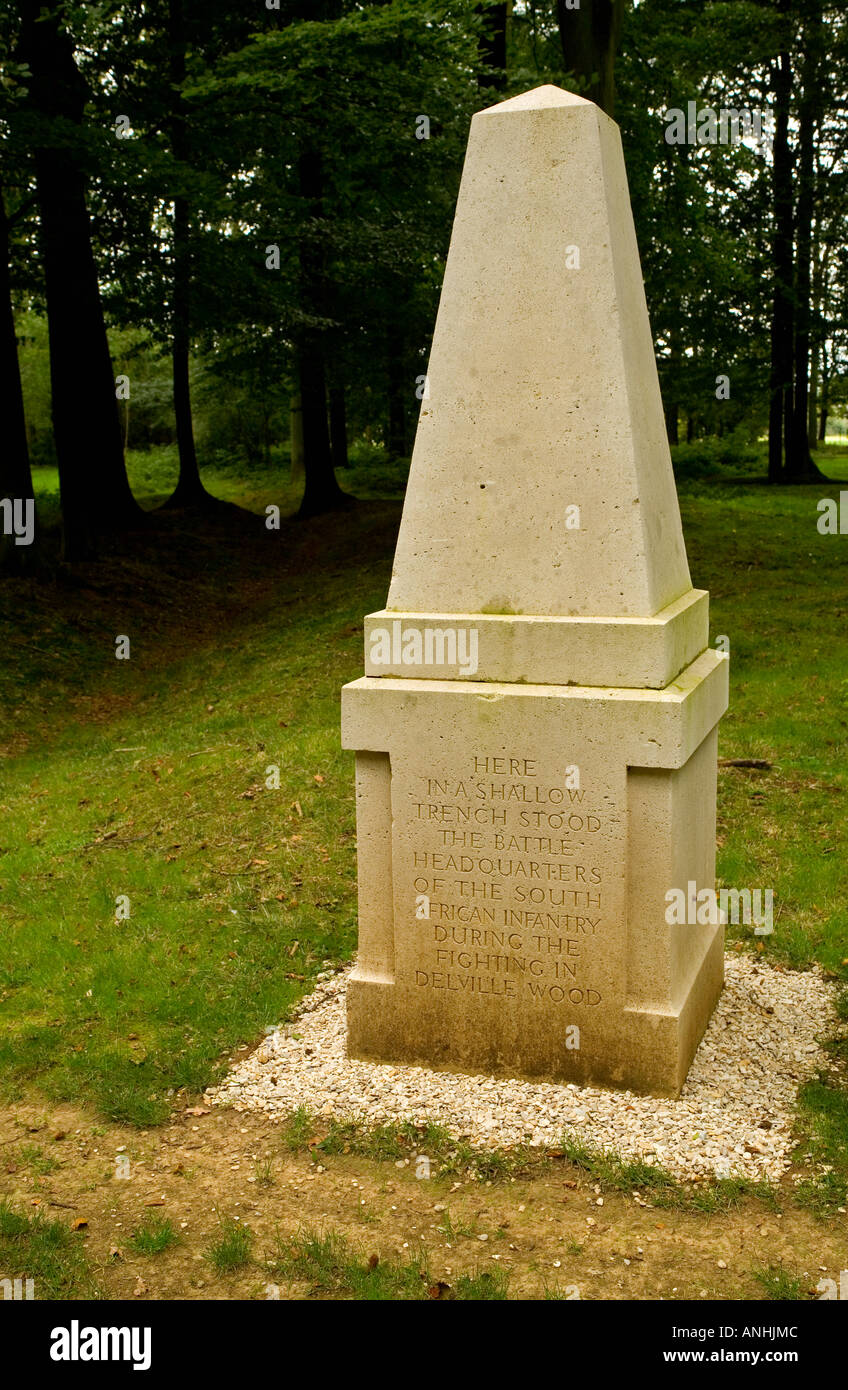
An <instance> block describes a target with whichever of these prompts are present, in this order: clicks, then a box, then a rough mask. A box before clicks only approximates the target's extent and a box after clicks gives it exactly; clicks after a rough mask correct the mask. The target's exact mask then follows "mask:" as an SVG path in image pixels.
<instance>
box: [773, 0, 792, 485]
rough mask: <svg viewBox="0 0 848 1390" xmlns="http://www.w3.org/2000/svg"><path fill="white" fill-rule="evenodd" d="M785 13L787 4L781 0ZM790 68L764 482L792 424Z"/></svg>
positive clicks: (785, 60)
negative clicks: (767, 454)
mask: <svg viewBox="0 0 848 1390" xmlns="http://www.w3.org/2000/svg"><path fill="white" fill-rule="evenodd" d="M781 9H782V10H783V11H786V10H787V9H788V0H781ZM791 91H792V66H791V62H790V58H789V54H788V53H785V52H784V53H781V54H780V55H779V57H778V61H777V68H776V70H775V77H774V94H775V100H774V109H775V131H774V150H773V163H772V188H773V207H774V243H773V248H772V259H773V262H774V291H773V296H772V317H771V370H770V379H769V390H770V400H769V456H768V476H769V481H770V482H773V483H778V482H780V481H781V480H782V478H783V445H784V431H785V424H786V422H787V419H789V420H791V415H792V412H791V408H790V407H791V400H789V401H788V398H791V391H792V357H793V352H792V340H793V310H792V260H793V249H792V235H793V228H792V152H791V149H790V147H789V101H790V94H791Z"/></svg>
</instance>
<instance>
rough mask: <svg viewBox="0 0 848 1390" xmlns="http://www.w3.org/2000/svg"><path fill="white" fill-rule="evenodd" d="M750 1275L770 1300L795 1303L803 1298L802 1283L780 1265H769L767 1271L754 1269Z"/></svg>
mask: <svg viewBox="0 0 848 1390" xmlns="http://www.w3.org/2000/svg"><path fill="white" fill-rule="evenodd" d="M752 1273H753V1275H754V1278H755V1279H756V1281H757V1283H758V1284H762V1286H763V1288H764V1289H765V1291H766V1293H767V1294H768V1297H769V1298H770V1299H774V1300H776V1301H778V1302H779V1301H786V1302H793V1303H797V1302H798V1301H799V1299H802V1298H803V1297H804V1294H803V1292H802V1289H803V1285H802V1281H801V1280H800V1279H799V1278H797V1277H796V1276H795V1275H794V1274H789V1273H788V1271H787V1270H785V1269H783V1267H782V1266H780V1265H771V1266H769V1268H768V1269H755V1270H753V1271H752Z"/></svg>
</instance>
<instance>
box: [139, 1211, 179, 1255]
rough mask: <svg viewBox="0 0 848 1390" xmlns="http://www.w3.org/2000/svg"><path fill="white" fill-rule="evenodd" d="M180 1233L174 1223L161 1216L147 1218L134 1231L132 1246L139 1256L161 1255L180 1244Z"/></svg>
mask: <svg viewBox="0 0 848 1390" xmlns="http://www.w3.org/2000/svg"><path fill="white" fill-rule="evenodd" d="M179 1239H180V1237H179V1232H178V1231H176V1230H175V1228H174V1225H173V1222H171V1221H169V1220H168V1219H167V1218H164V1219H163V1218H162V1217H159V1216H147V1217H146V1218H145V1219H144V1221H143V1222H142V1224H141V1225H140V1226H139V1227H138V1228H137V1230H135V1231H133V1233H132V1236H131V1237H130V1242H129V1243H130V1246H131V1248H132V1249H133V1250H134V1251H135V1252H136V1254H137V1255H161V1253H162V1251H163V1250H169V1249H170V1248H171V1246H172V1245H176V1244H177V1243H178V1242H179Z"/></svg>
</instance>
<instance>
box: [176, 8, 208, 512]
mask: <svg viewBox="0 0 848 1390" xmlns="http://www.w3.org/2000/svg"><path fill="white" fill-rule="evenodd" d="M168 44H169V49H170V59H169V77H170V86H171V100H172V102H173V106H172V108H171V115H170V123H169V124H170V135H171V152H172V154H173V156H174V160H175V161H176V162H177V164H179V165H182V166H183V167H185V166H187V165H188V163H189V162H190V159H191V150H190V149H189V138H188V127H187V123H186V117H185V112H184V110H183V99H182V94H181V88H182V84H183V82H184V81H185V75H186V33H185V12H184V0H168ZM173 233H174V244H173V281H172V285H171V333H172V340H171V365H172V371H173V382H174V422H175V424H176V431H177V452H178V454H179V460H180V475H179V479H178V481H177V486H176V488H175V489H174V492H173V494H172V495H171V497H170V498H169V499H168V501H167V503H166V504H165V505H166V506H168V507H199V506H200V507H202V506H208V505H210V504H211V503H212V500H213V499H212V498H211V497H210V495H209V493H208V492H207V491H206V489H205V487H204V486H203V483H202V482H201V481H200V468H199V466H198V462H197V450H196V448H195V444H194V423H193V421H192V414H191V208H190V206H189V201H188V199H187V198H186V197H185V196H184V195H182V194H177V196H176V197H175V198H174V223H173Z"/></svg>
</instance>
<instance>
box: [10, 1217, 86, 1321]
mask: <svg viewBox="0 0 848 1390" xmlns="http://www.w3.org/2000/svg"><path fill="white" fill-rule="evenodd" d="M0 1279H10V1280H11V1281H12V1283H13V1286H14V1281H15V1280H16V1279H21V1280H22V1281H23V1282H22V1285H21V1292H22V1296H23V1297H26V1280H27V1279H31V1280H32V1281H33V1282H32V1296H33V1299H35V1300H50V1299H69V1298H82V1299H93V1298H100V1297H101V1296H102V1295H101V1293H100V1290H99V1289H98V1286H97V1283H96V1281H95V1279H94V1276H93V1274H92V1272H91V1269H90V1267H89V1264H88V1260H87V1259H86V1255H85V1250H84V1247H83V1237H82V1236H81V1235H78V1234H75V1233H72V1232H71V1231H69V1230H68V1228H67V1226H63V1225H62V1224H61V1222H59V1221H48V1220H47V1219H46V1218H45V1217H44V1216H42V1215H41V1214H40V1213H39V1214H37V1215H35V1216H28V1215H26V1214H24V1213H22V1212H19V1211H16V1210H15V1208H14V1207H13V1206H12V1205H11V1204H10V1203H9V1202H8V1201H6V1200H5V1199H3V1198H0Z"/></svg>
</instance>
